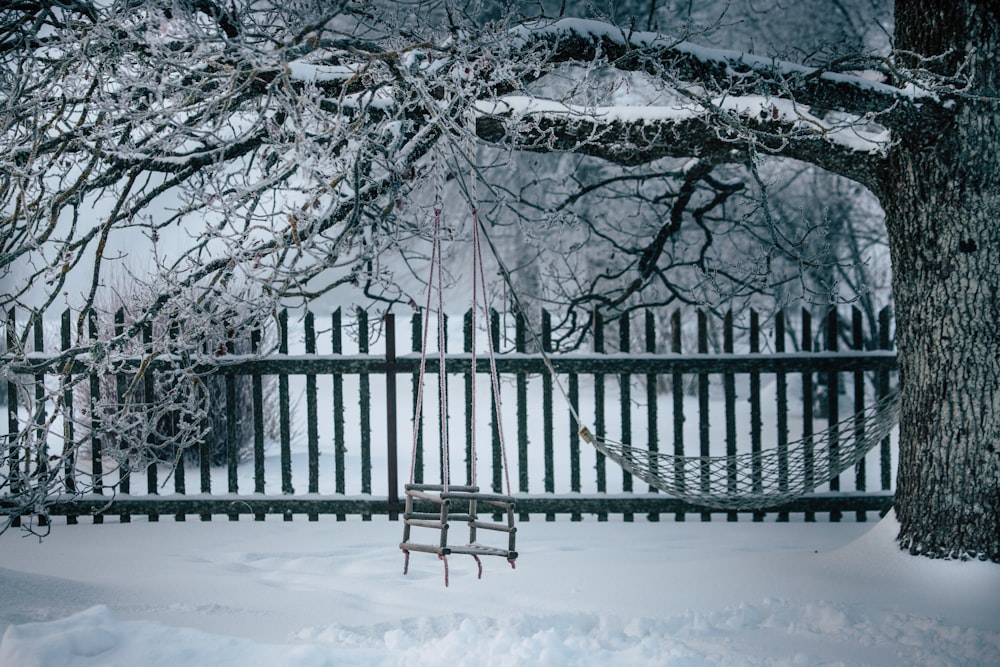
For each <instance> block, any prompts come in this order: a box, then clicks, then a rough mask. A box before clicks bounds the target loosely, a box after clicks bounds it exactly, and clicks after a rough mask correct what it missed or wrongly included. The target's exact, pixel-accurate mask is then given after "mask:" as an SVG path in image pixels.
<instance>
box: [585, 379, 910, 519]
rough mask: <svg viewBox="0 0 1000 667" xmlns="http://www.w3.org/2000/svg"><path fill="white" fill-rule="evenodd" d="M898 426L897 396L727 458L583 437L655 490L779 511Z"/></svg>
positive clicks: (722, 505) (705, 502)
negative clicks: (771, 444) (825, 426)
mask: <svg viewBox="0 0 1000 667" xmlns="http://www.w3.org/2000/svg"><path fill="white" fill-rule="evenodd" d="M898 420H899V401H898V395H897V394H896V393H895V392H894V393H892V394H890V395H888V396H886V397H885V398H883V399H881V400H880V401H878V402H877V403H875V404H874V405H871V406H869V407H868V408H866V409H865V410H864V411H862V412H860V413H857V414H854V415H852V416H851V417H849V418H847V419H845V420H843V421H840V422H838V423H836V424H834V425H832V426H831V427H830V428H828V429H826V430H825V431H821V432H819V433H815V434H813V435H810V436H806V437H804V438H801V439H799V440H796V441H794V442H789V443H788V444H787V445H786V446H784V447H776V448H768V449H763V450H761V451H759V452H751V453H741V454H734V455H728V456H676V455H672V454H669V453H665V452H659V451H650V450H647V449H641V448H636V447H633V446H631V445H628V444H625V443H620V442H614V441H611V440H607V439H604V438H599V437H595V436H594V435H592V434H591V433H590V432H589V431H587V430H586V429H581V432H580V435H581V437H582V438H583V439H584V440H587V441H588V442H590V443H591V444H592V445H594V447H596V448H597V450H598V451H600V452H601V453H602V454H604V455H605V456H607V457H608V458H609V459H611V460H612V461H614V462H615V463H617V464H618V465H620V466H621V467H622V468H624V469H625V470H627V471H628V472H629V473H631V474H632V475H633V476H635V477H638V478H639V479H641V480H643V481H644V482H646V483H647V484H649V485H651V486H653V487H654V488H656V489H658V490H660V491H662V492H663V493H667V494H669V495H672V496H675V497H677V498H680V499H682V500H685V501H688V502H691V503H692V504H695V505H701V506H705V507H710V508H715V509H728V510H755V509H763V508H765V507H774V506H777V505H782V504H784V503H787V502H790V501H792V500H795V499H797V498H799V497H801V496H803V495H805V494H808V493H811V492H813V491H814V490H815V489H816V487H818V486H820V485H821V484H824V483H826V482H828V481H830V480H831V479H833V478H834V477H836V476H837V475H839V474H840V473H842V472H844V471H845V470H847V469H849V468H851V467H853V466H854V465H856V464H857V463H858V461H860V460H861V459H863V458H864V457H865V454H867V453H868V451H869V450H871V449H872V447H874V446H875V445H876V444H878V443H880V442H882V441H883V440H885V439H886V438H888V437H889V435H890V433H891V432H892V429H893V428H894V427H895V426H896V423H897V422H898Z"/></svg>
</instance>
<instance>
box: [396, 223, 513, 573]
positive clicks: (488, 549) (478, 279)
mask: <svg viewBox="0 0 1000 667" xmlns="http://www.w3.org/2000/svg"><path fill="white" fill-rule="evenodd" d="M472 249H473V262H472V264H473V266H472V294H473V297H472V318H473V319H472V330H473V331H475V328H476V317H477V311H478V291H479V290H480V289H481V290H482V297H483V306H482V307H483V311H484V312H485V313H487V317H488V309H487V306H486V284H485V276H484V274H483V267H482V251H481V248H480V244H479V218H478V214H477V212H476V210H475V208H473V210H472ZM430 264H431V275H430V278H429V279H428V283H427V303H426V305H425V308H424V325H423V344H422V346H421V353H420V375H419V379H418V386H417V400H416V406H415V409H414V419H413V454H412V457H411V463H410V482H409V483H408V484H406V485H405V486H404V487H403V488H404V492H405V504H404V508H403V540H402V542H401V543H400V545H399V548H400V549H401V550H402V551H403V557H404V562H403V574H404V575H405V574H407V573H408V572H409V565H410V552H412V551H417V552H424V553H432V554H437V556H438V558H439V559H440V560H441V562H442V563H443V565H444V584H445V586H447V585H448V556H449V555H451V554H465V555H469V556H472V557H473V559H475V562H476V565H477V567H478V578H482V576H483V564H482V561H481V560H480V556H499V557H501V558H505V559H506V560H507V561H508V562H509V563H510V565H511V567H512V568H513V567H514V563H515V561H516V560H517V550H516V546H515V537H516V535H517V527H516V526H515V525H514V508H515V502H514V498H513V497H512V496H511V495H510V477H509V475H508V473H507V454H506V448H505V447H504V440H503V428H502V426H501V424H502V420H501V418H500V385H499V380H498V377H497V372H496V359H495V355H494V350H493V340H492V338H491V337H490V336H487V340H488V352H489V361H490V383H491V386H492V389H493V401H494V407H495V410H496V411H495V414H496V419H497V424H498V427H497V430H498V432H499V434H500V451H501V454H502V460H503V468H504V476H505V478H506V487H507V495H501V494H498V493H483V492H481V491H480V489H479V487H478V486H477V485H476V483H475V480H476V445H475V410H476V403H475V400H476V399H475V396H476V392H475V377H476V343H475V335H473V337H472V339H473V340H472V360H471V369H470V370H471V374H472V378H473V383H472V386H473V390H472V402H471V405H470V406H469V408H468V409H469V410H470V414H471V415H472V418H471V422H472V423H471V429H470V434H469V435H470V440H471V447H470V461H469V478H470V479H469V483H468V484H464V485H453V484H451V483H450V480H449V476H450V474H449V465H448V426H447V416H446V409H447V404H448V400H447V399H448V394H447V382H446V376H445V354H444V349H445V345H444V316H443V312H444V297H443V281H442V272H441V209H440V208H437V209H435V211H434V238H433V244H432V249H431V261H430ZM435 289H436V290H437V294H438V331H437V333H438V350H439V365H438V373H439V384H440V388H441V395H440V407H441V415H440V420H441V421H440V424H441V462H442V466H441V470H442V472H441V476H442V479H441V483H440V484H416V483H414V477H415V468H416V449H417V439H418V429H419V423H420V415H421V414H422V410H423V386H424V374H425V373H424V372H425V368H426V361H427V335H428V331H429V330H430V306H431V293H432V292H433V291H434V290H435ZM418 504H419V505H418ZM483 506H485V507H488V508H490V509H491V513H492V514H498V513H502V514H505V515H506V521H503V522H496V521H485V520H482V519H481V518H480V516H479V510H480V509H481V508H482V507H483ZM452 523H456V524H461V523H464V524H466V525H467V526H468V530H469V539H468V541H467V542H466V543H464V544H456V543H454V542H450V541H449V532H450V530H449V529H450V527H451V525H452ZM414 528H420V529H425V531H426V530H431V531H437V539H435V540H432V541H426V542H418V541H415V540H414V539H413V536H412V532H413V529H414ZM479 531H487V532H496V533H506V535H507V539H506V541H505V543H504V544H502V545H501V546H491V545H487V544H483V543H480V541H479Z"/></svg>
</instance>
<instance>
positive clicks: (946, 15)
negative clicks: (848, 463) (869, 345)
mask: <svg viewBox="0 0 1000 667" xmlns="http://www.w3.org/2000/svg"><path fill="white" fill-rule="evenodd" d="M933 5H939V6H937V7H935V6H933ZM998 35H1000V19H998V16H997V15H996V14H995V13H991V11H990V10H987V9H981V8H980V9H977V8H976V7H975V6H974V3H973V2H972V1H971V0H966V2H954V0H950V2H948V3H945V2H940V0H939V1H938V2H935V3H926V2H923V1H921V2H912V1H907V2H903V1H902V0H900V2H897V36H898V37H899V42H898V44H897V45H898V46H899V48H901V49H907V50H910V51H913V52H917V53H923V54H926V55H936V54H940V53H943V52H946V51H948V50H949V49H951V50H952V51H951V52H952V53H955V54H958V55H959V56H962V57H964V56H965V55H967V54H969V53H970V50H969V49H968V46H969V45H971V44H975V46H976V50H975V51H972V52H971V53H972V54H973V55H972V56H971V57H970V60H969V61H968V62H967V63H966V66H967V67H968V69H967V70H966V71H967V72H970V73H971V74H972V75H973V77H974V79H973V82H972V92H973V94H978V95H981V96H983V97H977V98H971V97H970V98H969V99H966V100H963V101H961V102H960V103H959V106H958V108H957V109H956V113H955V115H954V117H950V118H948V119H943V120H942V122H941V123H940V124H935V125H934V126H933V127H927V128H921V129H922V130H923V131H918V132H916V133H914V134H913V135H911V136H908V137H905V138H903V140H902V141H901V143H900V144H899V145H897V146H896V147H895V148H894V149H893V151H892V152H891V154H890V156H889V159H888V160H887V165H886V171H885V172H883V174H882V178H881V179H880V180H881V188H880V189H881V190H882V192H881V193H880V198H881V199H882V203H883V205H884V207H885V210H886V223H887V225H888V230H889V236H890V248H891V251H892V262H893V272H894V275H893V293H894V299H895V304H896V309H897V317H896V320H897V345H898V349H899V359H900V383H901V424H900V461H899V471H898V484H897V492H896V513H897V516H898V518H899V521H900V524H901V529H900V535H899V539H900V544H901V546H902V547H903V548H904V549H908V550H909V551H910V552H912V553H914V554H924V555H928V556H932V557H945V558H962V559H965V558H970V557H973V558H980V559H989V560H992V561H995V562H1000V156H998V154H997V146H1000V106H998V104H997V102H996V101H995V100H991V99H984V97H985V96H986V95H987V94H989V95H993V96H995V95H996V94H997V93H996V91H998V90H1000V87H998V86H997V85H996V84H997V82H998V80H1000V65H997V64H996V63H1000V48H998V39H1000V38H998ZM945 61H950V62H945ZM957 64H958V61H957V60H955V58H946V59H944V60H942V65H941V67H946V68H948V69H950V71H951V72H952V73H953V72H954V71H955V69H954V68H955V67H956V65H957Z"/></svg>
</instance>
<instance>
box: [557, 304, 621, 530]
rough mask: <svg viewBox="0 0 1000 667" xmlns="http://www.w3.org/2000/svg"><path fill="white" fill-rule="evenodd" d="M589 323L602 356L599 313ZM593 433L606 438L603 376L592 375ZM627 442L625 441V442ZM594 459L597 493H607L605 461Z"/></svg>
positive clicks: (601, 515)
mask: <svg viewBox="0 0 1000 667" xmlns="http://www.w3.org/2000/svg"><path fill="white" fill-rule="evenodd" d="M591 323H592V326H593V328H594V352H595V353H597V354H604V317H603V316H602V315H601V313H600V311H594V313H593V315H592V316H591ZM593 378H594V431H595V433H596V435H597V437H598V438H604V437H605V436H607V425H606V424H605V419H604V374H603V373H600V372H598V373H594V376H593ZM577 430H579V427H578V426H576V425H575V424H574V426H573V427H571V429H570V433H575V432H576V431H577ZM625 442H627V441H625ZM594 454H595V457H596V462H595V464H594V472H595V473H596V476H597V478H596V482H597V492H598V493H607V492H608V471H607V461H606V457H605V456H604V454H602V453H601V452H599V451H597V450H596V449H595V450H594ZM597 520H598V521H607V520H608V515H607V513H605V512H599V513H598V514H597Z"/></svg>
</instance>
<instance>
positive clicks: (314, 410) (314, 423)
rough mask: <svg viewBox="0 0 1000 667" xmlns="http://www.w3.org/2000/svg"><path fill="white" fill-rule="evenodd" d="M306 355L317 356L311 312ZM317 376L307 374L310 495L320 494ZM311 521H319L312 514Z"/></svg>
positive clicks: (313, 321) (307, 329) (306, 336)
mask: <svg viewBox="0 0 1000 667" xmlns="http://www.w3.org/2000/svg"><path fill="white" fill-rule="evenodd" d="M305 342H306V354H316V318H315V315H313V313H312V311H311V310H307V311H306V315H305ZM316 400H317V399H316V374H315V373H307V374H306V448H307V450H308V451H307V457H308V459H309V464H308V465H309V493H319V407H318V405H317V403H316ZM308 520H309V521H319V514H317V513H315V512H312V513H310V514H309V517H308Z"/></svg>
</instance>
